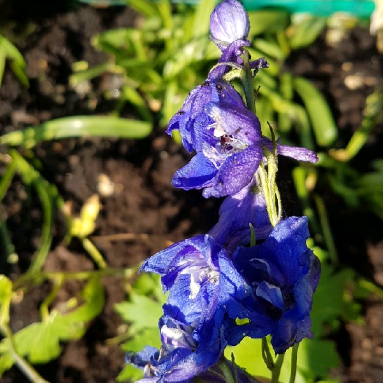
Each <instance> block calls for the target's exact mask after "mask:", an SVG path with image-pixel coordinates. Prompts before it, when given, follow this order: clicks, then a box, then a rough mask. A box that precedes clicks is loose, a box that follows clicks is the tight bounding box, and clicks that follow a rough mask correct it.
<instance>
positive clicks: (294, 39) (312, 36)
mask: <svg viewBox="0 0 383 383" xmlns="http://www.w3.org/2000/svg"><path fill="white" fill-rule="evenodd" d="M325 26H326V18H324V17H312V16H309V17H308V18H307V19H305V20H303V21H302V22H300V23H299V24H292V25H291V26H290V28H289V29H288V30H287V34H288V35H289V36H290V46H291V48H292V49H299V48H304V47H307V46H309V45H311V44H312V43H313V42H314V41H315V40H316V39H317V38H318V36H319V34H320V33H321V32H322V31H323V29H324V27H325Z"/></svg>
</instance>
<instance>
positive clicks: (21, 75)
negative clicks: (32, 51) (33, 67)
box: [0, 35, 29, 87]
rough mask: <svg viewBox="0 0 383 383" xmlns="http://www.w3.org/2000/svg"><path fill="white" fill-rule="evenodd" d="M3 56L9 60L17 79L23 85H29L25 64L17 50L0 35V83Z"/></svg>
mask: <svg viewBox="0 0 383 383" xmlns="http://www.w3.org/2000/svg"><path fill="white" fill-rule="evenodd" d="M4 57H7V58H8V59H10V60H11V63H10V64H11V68H12V70H13V72H14V73H15V75H16V77H17V78H18V79H19V81H20V82H21V83H22V84H23V85H24V86H25V87H28V86H29V81H28V77H27V75H26V72H25V68H26V64H25V60H24V58H23V56H22V55H21V53H20V52H19V50H18V49H17V48H16V47H15V46H14V45H13V44H12V43H11V42H10V41H9V40H8V39H6V38H5V37H4V36H2V35H0V85H1V79H2V70H1V68H3V64H4V63H3V61H4Z"/></svg>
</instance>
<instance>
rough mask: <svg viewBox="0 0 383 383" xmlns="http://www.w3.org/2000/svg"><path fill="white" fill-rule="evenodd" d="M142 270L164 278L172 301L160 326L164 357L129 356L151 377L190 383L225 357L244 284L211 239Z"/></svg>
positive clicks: (184, 245) (187, 243)
mask: <svg viewBox="0 0 383 383" xmlns="http://www.w3.org/2000/svg"><path fill="white" fill-rule="evenodd" d="M141 270H144V271H149V272H155V273H158V274H160V275H161V281H162V285H163V289H164V291H165V292H166V291H168V290H169V296H168V299H167V302H166V303H165V304H164V306H163V311H164V316H163V317H162V318H161V320H160V324H159V326H160V332H161V344H162V348H161V352H160V353H159V354H156V353H155V352H154V351H153V349H150V350H149V349H145V350H144V351H143V352H142V353H138V354H129V362H130V363H132V364H135V365H136V366H139V367H144V366H145V369H146V375H147V377H148V378H149V377H151V376H153V377H157V378H161V379H163V380H161V381H164V382H178V381H179V382H181V381H184V380H185V381H187V379H189V378H192V377H194V376H197V375H199V374H201V373H202V372H204V371H206V370H207V369H208V368H209V367H211V366H213V365H214V364H215V363H216V362H217V361H218V359H219V358H220V357H221V355H222V353H223V351H224V348H225V347H226V345H227V340H226V337H225V336H224V335H225V334H226V333H227V331H226V330H227V328H228V327H229V326H233V325H234V320H235V319H236V318H237V317H238V315H241V314H239V313H240V312H241V310H242V305H241V304H240V303H239V302H240V301H242V300H243V299H245V297H246V291H245V283H244V280H243V278H242V277H241V276H240V274H239V273H238V272H237V270H236V269H235V268H234V266H233V264H232V262H231V260H230V259H229V256H228V254H227V252H226V250H224V249H223V248H222V247H221V246H220V245H219V244H217V243H216V242H215V241H214V239H213V238H212V237H211V236H209V235H199V236H196V237H194V238H191V239H187V240H184V241H182V242H178V243H176V244H174V245H172V246H170V247H169V248H167V249H165V250H163V251H160V252H159V253H157V254H155V255H153V256H152V257H151V258H149V259H148V260H147V261H146V262H145V263H144V264H143V266H142V268H141ZM148 356H149V358H148ZM145 358H146V359H145ZM145 362H146V363H145ZM181 377H182V378H183V379H181ZM177 379H178V380H177ZM144 381H145V382H146V381H147V382H149V381H154V380H144ZM144 381H143V382H144Z"/></svg>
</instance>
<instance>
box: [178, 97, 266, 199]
mask: <svg viewBox="0 0 383 383" xmlns="http://www.w3.org/2000/svg"><path fill="white" fill-rule="evenodd" d="M205 111H206V113H207V114H208V115H209V116H210V117H211V118H212V120H213V121H214V123H213V124H212V125H211V126H210V129H211V130H212V131H213V135H212V136H213V137H215V141H214V142H213V143H209V142H204V145H203V148H202V151H201V152H197V154H196V156H195V157H193V158H192V159H191V161H190V162H189V163H188V164H187V165H186V166H184V167H183V168H181V169H179V170H178V171H177V172H176V173H175V175H174V177H173V180H172V184H173V186H175V187H180V188H182V189H185V190H189V189H204V191H203V196H204V197H206V198H208V197H211V196H214V197H222V196H226V195H233V194H235V193H238V192H239V191H240V190H241V189H243V188H244V187H245V186H247V185H248V184H249V183H250V182H251V181H252V180H253V177H254V174H255V172H256V171H257V169H258V166H259V163H260V161H261V159H262V155H263V154H262V147H261V140H262V136H261V125H260V123H259V120H258V118H257V117H256V116H255V114H253V113H252V112H251V111H250V110H248V109H247V108H244V107H234V106H232V105H229V104H226V103H223V102H220V103H215V102H211V103H209V104H207V105H206V106H205ZM212 136H211V137H212Z"/></svg>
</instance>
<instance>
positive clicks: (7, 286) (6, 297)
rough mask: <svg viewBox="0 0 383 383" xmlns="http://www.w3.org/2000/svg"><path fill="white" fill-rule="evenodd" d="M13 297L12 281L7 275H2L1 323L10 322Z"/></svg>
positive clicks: (0, 276) (0, 291)
mask: <svg viewBox="0 0 383 383" xmlns="http://www.w3.org/2000/svg"><path fill="white" fill-rule="evenodd" d="M11 299H12V282H11V281H10V280H9V279H8V278H7V277H6V276H5V275H0V324H2V325H7V324H8V323H9V307H10V304H11Z"/></svg>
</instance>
